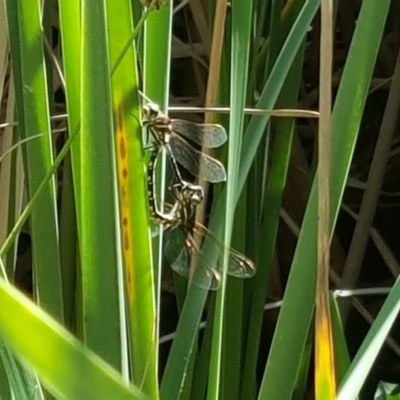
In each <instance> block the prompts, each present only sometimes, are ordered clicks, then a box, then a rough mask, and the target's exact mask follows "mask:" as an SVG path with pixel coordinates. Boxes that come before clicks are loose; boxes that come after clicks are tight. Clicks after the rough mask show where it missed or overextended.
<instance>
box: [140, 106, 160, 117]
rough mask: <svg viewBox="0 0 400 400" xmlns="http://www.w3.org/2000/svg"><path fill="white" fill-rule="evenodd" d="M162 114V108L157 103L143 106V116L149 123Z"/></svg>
mask: <svg viewBox="0 0 400 400" xmlns="http://www.w3.org/2000/svg"><path fill="white" fill-rule="evenodd" d="M159 114H160V108H159V107H158V105H157V104H155V103H148V104H145V105H144V106H143V115H144V117H145V119H146V120H147V121H152V120H154V119H156V118H157V117H158V116H159Z"/></svg>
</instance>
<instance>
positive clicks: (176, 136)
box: [143, 103, 255, 289]
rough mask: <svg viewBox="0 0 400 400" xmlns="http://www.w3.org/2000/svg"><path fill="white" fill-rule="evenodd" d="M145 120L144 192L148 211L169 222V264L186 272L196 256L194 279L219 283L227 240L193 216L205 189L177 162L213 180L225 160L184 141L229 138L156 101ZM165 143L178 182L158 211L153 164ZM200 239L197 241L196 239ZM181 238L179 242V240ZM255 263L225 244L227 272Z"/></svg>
mask: <svg viewBox="0 0 400 400" xmlns="http://www.w3.org/2000/svg"><path fill="white" fill-rule="evenodd" d="M143 113H144V117H145V122H144V126H145V127H146V128H147V129H148V130H149V132H150V133H151V134H152V136H153V139H154V149H153V152H152V154H151V158H150V161H149V166H148V192H149V193H148V196H149V207H150V211H151V214H152V217H153V218H154V219H156V220H157V221H158V222H160V223H161V224H163V225H165V226H167V227H169V228H170V236H169V238H168V241H167V243H166V246H165V255H166V258H167V261H168V262H169V263H170V264H171V267H172V269H173V270H174V271H175V272H177V273H178V274H180V275H182V276H185V277H189V271H190V264H191V262H192V260H193V259H195V263H196V264H195V265H196V270H197V269H199V271H196V272H197V273H194V274H193V276H196V277H198V279H196V280H195V283H196V284H197V285H199V286H201V287H204V288H206V289H217V288H218V287H219V283H220V280H221V274H220V269H221V265H220V264H221V261H222V254H223V252H224V250H225V245H224V244H222V243H221V242H220V241H219V240H218V239H217V238H216V237H215V236H214V235H213V234H212V232H211V231H209V230H208V229H207V228H206V227H204V226H203V225H201V224H200V223H198V222H197V221H195V210H196V206H197V205H198V204H200V203H201V202H202V201H203V198H204V192H203V188H202V187H201V186H200V185H196V184H194V183H191V182H188V181H186V180H184V179H183V178H182V175H181V171H180V169H179V167H178V164H177V163H179V164H181V165H182V166H183V167H184V168H185V169H186V170H187V171H188V172H189V173H191V174H192V175H193V176H194V177H201V178H202V179H204V180H206V181H208V182H212V183H217V182H223V181H225V180H226V172H225V168H224V166H223V164H222V163H221V162H220V161H218V160H216V159H215V158H213V157H211V156H209V155H207V154H204V153H202V152H199V151H197V150H196V149H195V148H194V147H193V146H192V145H191V144H190V143H189V142H188V141H187V139H188V140H190V141H191V142H193V143H195V144H197V145H199V146H200V147H204V148H215V147H219V146H221V145H222V144H223V143H225V142H226V140H227V135H226V131H225V129H224V128H223V127H222V126H221V125H217V124H196V123H194V122H189V121H184V120H178V119H170V118H168V117H167V116H166V115H164V114H163V113H161V111H160V110H159V108H158V106H156V105H155V104H152V103H151V104H148V105H146V106H144V107H143ZM162 149H165V150H166V151H167V154H168V158H169V160H170V163H171V166H172V170H173V174H174V177H175V179H176V183H174V184H173V185H172V186H171V187H170V192H171V195H172V197H173V200H174V204H173V205H172V206H170V207H169V208H168V209H167V211H160V210H159V208H158V204H157V196H156V190H155V164H156V162H157V158H158V155H159V153H160V151H161V150H162ZM199 243H200V245H199ZM204 243H207V246H208V247H207V250H209V252H210V253H215V255H216V257H215V258H216V259H217V260H218V261H217V262H216V264H215V263H211V262H210V261H209V260H208V258H207V257H206V256H204V254H202V246H201V244H204ZM182 244H183V246H182ZM254 273H255V266H254V263H253V262H252V261H251V260H250V259H249V258H247V257H246V256H244V255H243V254H241V253H239V252H237V251H235V250H233V249H229V262H228V274H229V275H231V276H235V277H239V278H249V277H252V276H254Z"/></svg>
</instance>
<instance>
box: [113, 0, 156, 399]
mask: <svg viewBox="0 0 400 400" xmlns="http://www.w3.org/2000/svg"><path fill="white" fill-rule="evenodd" d="M107 7H108V17H109V18H108V22H109V46H110V61H111V65H113V64H114V63H115V62H114V60H115V59H117V58H118V57H119V54H120V52H121V51H123V46H124V43H125V42H126V38H129V37H131V35H132V32H133V23H132V19H131V18H132V12H131V9H130V2H129V1H126V0H117V2H116V1H109V2H107ZM122 16H124V18H122ZM135 50H136V49H135V46H131V47H130V49H129V51H128V52H127V53H126V55H125V56H124V58H123V59H122V61H121V63H120V64H119V66H118V68H116V70H115V73H114V75H113V79H112V82H113V102H114V109H115V110H116V113H115V119H116V134H115V148H116V158H117V169H118V182H119V199H120V206H119V209H120V221H121V222H120V227H121V236H122V238H123V248H122V252H123V259H124V270H125V289H126V300H127V308H128V322H127V323H128V334H129V335H130V340H129V350H130V359H131V370H132V375H133V381H134V382H135V383H136V384H137V385H138V386H139V387H140V388H141V389H142V390H143V391H144V392H145V393H146V394H148V395H149V397H151V398H152V399H156V398H158V381H157V357H156V354H157V335H156V314H155V296H154V271H153V265H152V257H151V247H150V244H151V242H150V235H149V232H150V228H149V226H150V221H149V213H148V204H147V186H146V182H147V174H146V166H145V165H144V164H145V158H144V151H143V143H142V129H141V126H140V120H141V108H140V105H139V95H138V82H139V78H138V73H137V68H136V65H137V59H136V51H135Z"/></svg>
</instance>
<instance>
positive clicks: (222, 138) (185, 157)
mask: <svg viewBox="0 0 400 400" xmlns="http://www.w3.org/2000/svg"><path fill="white" fill-rule="evenodd" d="M143 114H144V119H145V121H144V126H145V127H147V128H148V129H149V131H150V132H151V134H152V136H153V138H154V141H155V145H156V147H163V148H165V149H166V150H167V152H168V154H169V158H170V160H171V164H172V167H173V170H174V174H175V175H176V176H177V177H178V179H179V180H181V181H182V176H181V173H180V170H179V167H178V165H177V163H179V164H181V165H182V166H183V167H184V168H185V169H186V170H187V171H188V172H189V173H190V174H192V175H193V176H194V177H196V178H197V177H198V178H202V179H204V180H206V181H208V182H211V183H218V182H224V181H226V171H225V167H224V165H223V164H222V163H221V162H220V161H218V160H217V159H215V158H213V157H211V156H209V155H207V154H204V153H202V152H200V151H198V150H196V149H195V148H194V147H193V145H192V143H193V144H195V145H198V146H200V147H202V148H208V149H211V148H216V147H219V146H221V145H223V144H224V143H225V142H226V141H227V134H226V131H225V129H224V127H223V126H222V125H218V124H197V123H195V122H190V121H186V120H180V119H170V118H169V117H168V116H167V115H165V114H163V113H162V112H161V111H160V109H159V107H158V106H157V105H156V104H154V103H148V104H147V105H144V106H143Z"/></svg>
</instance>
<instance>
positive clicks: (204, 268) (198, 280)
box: [164, 227, 221, 290]
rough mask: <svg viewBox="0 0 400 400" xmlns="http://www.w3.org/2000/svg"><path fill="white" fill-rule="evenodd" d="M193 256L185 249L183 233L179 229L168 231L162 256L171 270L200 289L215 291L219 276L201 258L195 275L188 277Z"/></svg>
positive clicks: (217, 286)
mask: <svg viewBox="0 0 400 400" xmlns="http://www.w3.org/2000/svg"><path fill="white" fill-rule="evenodd" d="M193 254H194V252H193V251H191V250H190V249H189V247H187V243H186V238H185V234H184V231H183V230H182V229H180V228H179V227H177V228H174V229H172V230H170V231H169V235H168V239H167V242H166V244H165V247H164V255H165V258H166V260H167V262H168V263H169V265H170V266H171V268H172V270H173V271H175V272H176V273H177V274H179V275H181V276H183V277H185V278H186V279H188V280H191V282H192V283H194V284H195V285H196V286H198V287H201V288H202V289H205V290H217V289H218V288H219V285H220V280H221V276H220V274H219V273H218V272H217V271H216V270H215V269H213V268H212V267H211V265H210V264H209V263H208V262H207V260H205V259H204V258H203V257H199V259H198V263H197V265H196V271H195V273H194V274H193V276H192V277H190V276H189V273H190V263H191V259H192V255H193ZM196 254H200V252H196Z"/></svg>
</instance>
